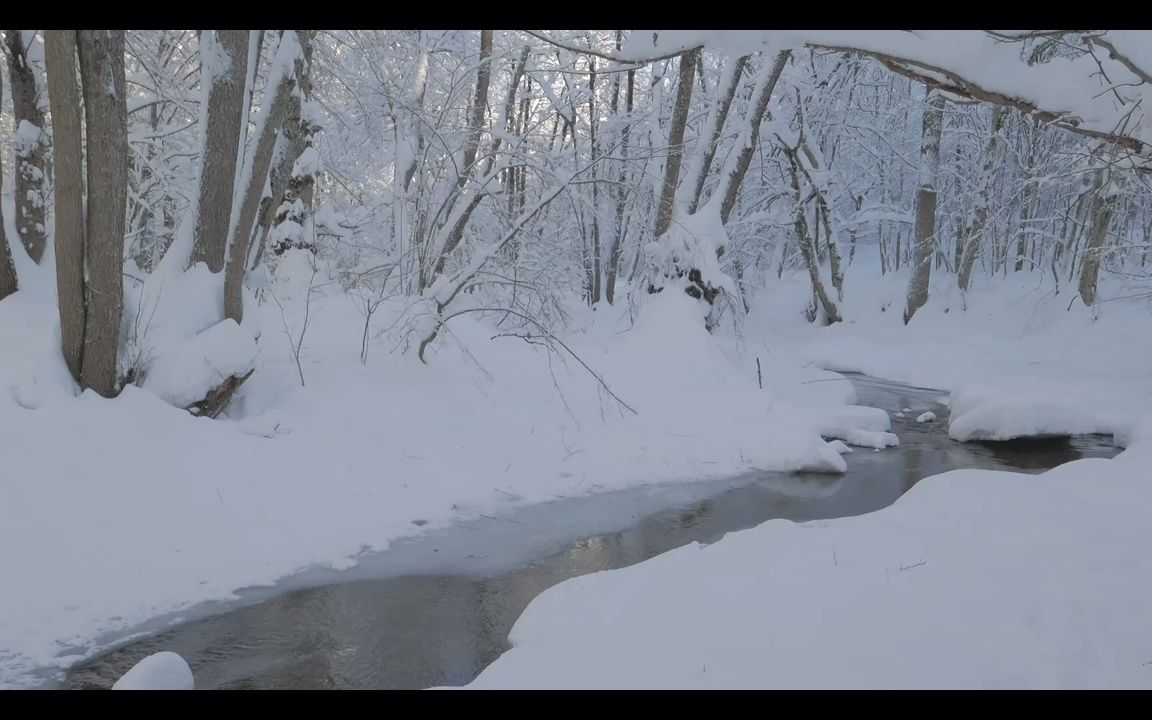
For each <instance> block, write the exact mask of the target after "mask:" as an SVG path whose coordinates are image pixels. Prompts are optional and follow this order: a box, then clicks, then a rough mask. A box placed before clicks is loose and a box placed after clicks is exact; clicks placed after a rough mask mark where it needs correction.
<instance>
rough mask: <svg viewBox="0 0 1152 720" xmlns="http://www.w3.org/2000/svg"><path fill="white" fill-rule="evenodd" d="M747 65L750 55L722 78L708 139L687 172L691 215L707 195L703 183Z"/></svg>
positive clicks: (717, 89) (688, 204) (713, 107)
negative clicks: (704, 195) (704, 194)
mask: <svg viewBox="0 0 1152 720" xmlns="http://www.w3.org/2000/svg"><path fill="white" fill-rule="evenodd" d="M747 62H748V56H747V55H743V56H741V57H739V58H737V59H736V61H735V62H734V63H732V65H731V66H729V67H728V68H726V70H725V72H724V74H723V75H721V76H720V80H719V82H718V84H717V87H716V102H715V103H713V104H712V110H711V112H709V113H708V121H707V123H706V124H705V128H704V133H703V137H706V138H707V139H708V141H707V143H706V144H705V145H704V147H703V148H701V150H700V151H699V152H697V153H696V154H695V156H694V157H693V160H692V165H691V169H690V170H689V171H688V183H687V184H686V185H685V190H686V191H687V194H686V195H685V200H686V203H685V205H686V208H687V212H688V213H694V212H696V208H697V207H699V206H700V198H701V196H702V195H703V193H704V183H705V182H707V180H708V170H709V169H710V168H711V166H712V160H713V159H714V158H715V157H716V148H717V147H718V146H719V144H720V136H721V135H722V134H723V132H724V121H725V120H726V119H727V118H728V111H729V110H730V109H731V108H732V100H733V98H735V97H736V90H737V88H739V87H740V76H741V74H743V72H744V66H745V65H746V64H747Z"/></svg>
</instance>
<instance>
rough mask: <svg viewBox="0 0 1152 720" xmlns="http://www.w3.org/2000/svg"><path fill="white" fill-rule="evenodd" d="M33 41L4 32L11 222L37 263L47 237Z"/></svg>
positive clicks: (43, 140)
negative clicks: (12, 131)
mask: <svg viewBox="0 0 1152 720" xmlns="http://www.w3.org/2000/svg"><path fill="white" fill-rule="evenodd" d="M34 37H35V31H28V30H7V31H5V47H6V49H7V51H8V53H7V54H8V76H9V77H10V78H11V80H12V114H13V118H14V120H15V125H16V137H15V143H14V146H15V150H16V153H15V155H16V157H15V163H14V164H13V171H14V172H13V174H14V175H15V178H14V187H13V190H14V192H13V194H12V197H13V205H14V206H15V210H16V213H15V218H13V219H14V220H15V224H16V233H17V234H18V235H19V236H20V241H21V242H22V243H24V248H25V249H26V250H27V251H28V256H29V257H30V258H32V260H33V262H37V263H38V262H40V258H41V257H42V256H43V255H44V244H45V237H46V228H45V227H44V223H45V220H44V209H45V207H44V205H45V203H44V201H45V184H46V180H47V174H46V173H45V170H46V169H47V168H46V167H45V164H46V158H45V146H46V145H47V136H46V132H45V129H44V128H45V124H44V112H43V111H42V110H41V109H40V103H39V100H40V93H39V92H37V82H36V74H35V71H34V69H33V67H32V66H31V64H29V62H28V44H29V43H31V41H32V40H33V39H34Z"/></svg>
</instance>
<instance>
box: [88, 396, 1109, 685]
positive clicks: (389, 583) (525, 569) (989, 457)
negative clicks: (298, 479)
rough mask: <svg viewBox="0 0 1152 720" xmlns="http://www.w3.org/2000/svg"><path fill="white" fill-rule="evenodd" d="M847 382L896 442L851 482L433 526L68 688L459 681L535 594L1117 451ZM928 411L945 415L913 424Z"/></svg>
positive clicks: (279, 589) (764, 482) (161, 631)
mask: <svg viewBox="0 0 1152 720" xmlns="http://www.w3.org/2000/svg"><path fill="white" fill-rule="evenodd" d="M850 377H851V380H852V382H853V384H854V385H855V386H856V391H857V396H858V402H859V403H860V404H862V405H871V406H874V407H879V408H883V409H885V410H888V411H889V413H890V414H891V415H892V416H893V417H892V432H894V433H896V434H897V435H898V436H899V438H900V445H899V446H898V447H896V448H889V449H887V450H883V451H873V450H869V449H862V448H855V451H854V452H853V453H852V454H850V455H848V457H847V461H848V472H847V473H845V474H843V475H826V474H808V473H755V474H750V475H746V476H742V477H737V478H730V479H727V480H723V481H706V482H700V483H686V484H682V485H674V486H663V487H649V488H640V489H634V490H626V491H620V492H613V493H604V494H601V495H596V496H591V497H584V498H574V499H569V500H559V501H556V502H552V503H546V504H543V505H535V506H529V507H525V508H521V509H520V510H517V511H514V512H512V513H510V514H508V515H505V516H503V517H483V518H480V519H479V520H476V521H473V522H468V523H463V524H460V525H456V526H453V527H450V528H444V529H440V530H434V531H430V532H428V533H426V534H424V535H422V536H419V537H416V538H413V539H410V540H405V541H402V542H399V543H397V544H396V545H394V546H393V547H391V548H389V549H388V550H387V551H385V552H382V553H378V554H377V555H375V556H370V557H366V558H364V559H363V560H362V561H361V562H360V564H359V565H358V566H357V567H356V568H354V569H352V570H344V571H334V570H328V571H312V572H308V573H304V574H302V575H300V576H297V577H294V578H289V579H287V580H285V581H283V582H282V583H280V584H279V585H278V586H276V587H274V588H263V589H253V590H248V591H243V592H241V593H240V596H241V600H240V601H238V602H235V603H232V604H230V605H223V604H216V605H211V606H206V607H204V608H201V609H200V612H199V613H198V616H196V617H198V619H193V620H191V621H186V622H184V623H183V624H177V625H175V626H171V627H167V628H165V625H166V624H167V625H172V623H173V619H171V618H167V619H163V618H162V619H158V620H157V621H155V622H154V623H153V624H152V625H151V626H150V627H145V628H140V629H138V631H139V632H141V633H150V634H147V636H146V637H144V638H143V639H140V640H137V641H134V642H131V643H128V644H126V645H123V646H122V647H120V648H118V649H115V650H113V651H111V652H108V653H105V654H103V655H101V656H98V657H95V658H92V659H90V660H88V661H86V662H84V663H82V664H80V665H78V666H77V667H75V668H73V669H72V671H71V672H70V674H69V676H68V678H67V680H66V682H65V686H66V687H71V688H107V687H110V686H111V685H112V683H113V682H115V681H116V679H117V678H119V677H120V676H121V675H122V674H123V673H124V672H126V671H127V670H128V669H129V668H130V667H132V665H134V664H135V663H136V662H137V661H139V660H140V659H141V658H143V657H144V656H146V655H149V654H151V653H154V652H159V651H161V650H171V651H173V652H176V653H179V654H180V655H182V656H183V657H184V658H185V659H186V660H187V661H188V663H189V664H190V665H191V667H192V671H193V674H194V675H195V678H196V687H197V688H203V689H213V688H228V689H239V688H244V689H262V688H300V689H304V688H333V689H335V688H360V689H368V688H425V687H432V686H442V685H464V684H466V683H468V682H470V681H471V680H472V679H473V678H474V677H476V675H477V674H479V672H480V671H481V670H482V669H483V668H484V667H485V666H486V665H488V664H489V663H491V662H492V661H493V660H495V659H496V658H497V657H498V656H499V655H500V654H501V653H502V652H504V650H506V649H507V648H508V644H507V637H508V632H509V630H510V629H511V628H512V625H513V623H514V622H515V621H516V619H517V618H518V617H519V615H520V613H521V612H523V610H524V608H525V607H526V606H527V605H528V603H529V602H530V601H531V600H532V599H533V598H534V597H536V596H537V595H539V594H540V593H541V592H543V591H544V590H546V589H547V588H549V587H551V586H552V585H555V584H556V583H559V582H561V581H563V580H566V579H568V578H571V577H576V576H578V575H583V574H586V573H590V572H596V571H599V570H611V569H614V568H620V567H626V566H628V565H633V564H635V563H638V562H642V561H643V560H646V559H648V558H650V557H653V556H654V555H658V554H660V553H663V552H666V551H668V550H671V549H673V548H676V547H679V546H681V545H685V544H687V543H691V542H694V541H698V542H702V543H708V542H714V541H716V540H717V539H719V538H721V537H722V536H723V535H724V534H725V533H728V532H732V531H735V530H742V529H745V528H749V527H753V526H755V525H758V524H760V523H762V522H764V521H766V520H771V519H774V518H785V519H789V520H795V521H804V520H814V519H826V518H836V517H844V516H849V515H860V514H863V513H867V512H872V511H874V510H879V509H880V508H883V507H886V506H888V505H890V504H892V503H893V502H894V501H895V500H896V499H897V498H899V497H900V496H901V495H902V494H903V493H904V492H906V491H907V490H908V489H909V488H911V487H912V486H913V485H914V484H916V482H917V481H918V480H920V479H921V478H924V477H926V476H929V475H934V474H937V473H942V472H946V471H948V470H954V469H957V468H987V469H1003V470H1014V471H1018V472H1030V473H1035V472H1041V471H1043V470H1047V469H1049V468H1052V467H1055V466H1056V465H1059V464H1061V463H1065V462H1068V461H1071V460H1077V459H1080V458H1084V457H1111V456H1113V455H1115V454H1116V452H1117V450H1116V449H1115V448H1113V447H1112V445H1111V442H1110V438H1107V437H1101V436H1087V437H1076V438H1056V439H1044V440H1021V441H1012V442H1003V443H957V442H953V441H952V440H950V439H949V438H948V435H947V418H948V409H947V407H946V406H945V405H943V404H942V402H941V400H942V399H943V397H944V393H941V392H938V391H934V390H928V389H923V388H912V387H907V386H903V385H899V384H896V383H890V382H886V381H882V380H877V379H874V378H869V377H865V376H850ZM905 408H908V411H907V412H903V415H904V417H898V416H896V413H900V412H902V411H903V410H904V409H905ZM927 410H931V411H933V412H934V413H936V415H937V417H938V420H937V421H936V422H932V423H917V422H916V421H915V418H916V417H917V416H918V415H919V414H920V413H922V412H924V411H927ZM185 617H187V613H186V614H185Z"/></svg>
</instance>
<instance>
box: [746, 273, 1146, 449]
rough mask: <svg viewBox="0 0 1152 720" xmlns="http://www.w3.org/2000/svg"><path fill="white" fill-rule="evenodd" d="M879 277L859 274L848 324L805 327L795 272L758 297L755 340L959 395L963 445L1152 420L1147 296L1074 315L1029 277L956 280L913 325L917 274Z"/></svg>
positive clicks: (1076, 309) (934, 295) (1106, 430)
mask: <svg viewBox="0 0 1152 720" xmlns="http://www.w3.org/2000/svg"><path fill="white" fill-rule="evenodd" d="M857 262H862V260H861V259H858V260H857ZM873 272H874V268H873V267H864V268H862V269H861V272H860V273H853V272H849V274H848V276H847V278H846V282H845V291H844V294H845V298H846V302H844V303H843V309H844V313H845V315H846V321H845V322H843V323H839V324H837V325H833V326H831V327H828V328H817V327H813V326H812V325H811V324H809V323H807V322H806V321H805V320H804V318H803V317H802V315H801V313H802V310H803V307H804V305H805V304H806V303H807V302H808V299H809V298H810V290H809V289H808V286H807V285H806V283H805V282H804V281H798V280H797V279H796V278H788V277H785V278H784V279H783V280H782V281H781V282H780V283H777V284H774V285H773V287H772V288H770V289H769V290H767V291H765V292H763V293H761V294H760V295H759V296H758V297H757V298H756V299H755V303H754V305H755V306H754V308H753V312H752V315H751V317H750V318H749V321H748V323H747V326H748V327H749V328H750V330H749V333H748V334H749V336H750V337H749V344H750V345H751V344H755V343H757V342H760V343H764V344H766V345H768V346H770V347H772V348H773V350H774V351H775V352H776V353H777V354H787V355H790V356H792V357H793V358H794V359H795V361H797V362H810V363H812V364H814V365H816V366H818V367H823V368H826V369H830V370H837V371H842V372H849V371H853V372H863V373H867V374H869V375H874V376H877V377H884V378H888V379H891V380H898V381H902V382H906V383H909V384H912V385H919V386H924V387H934V388H940V389H943V390H948V391H950V392H951V393H952V397H951V401H950V405H951V414H950V417H949V426H948V427H949V434H950V436H951V437H952V438H953V439H955V440H961V441H968V440H1009V439H1013V438H1019V437H1030V436H1051V435H1075V434H1087V433H1100V434H1112V435H1118V436H1127V435H1128V434H1129V433H1130V432H1131V430H1132V429H1133V427H1134V426H1135V424H1137V423H1139V422H1140V421H1141V418H1144V417H1149V416H1152V375H1150V374H1149V373H1148V370H1147V361H1146V359H1147V358H1148V357H1149V356H1152V316H1150V315H1149V313H1148V307H1147V302H1146V301H1145V300H1142V299H1140V300H1136V301H1132V302H1125V301H1118V302H1110V303H1109V304H1107V305H1106V306H1104V307H1103V308H1101V309H1098V310H1096V311H1092V310H1089V309H1087V308H1085V307H1084V306H1083V305H1082V304H1079V303H1078V302H1077V303H1073V305H1072V307H1071V308H1069V297H1068V296H1067V293H1066V292H1065V293H1062V294H1055V293H1054V292H1053V290H1052V288H1051V287H1050V279H1049V278H1046V277H1045V276H1044V275H1043V274H1042V273H1025V272H1021V273H1016V274H1015V275H1014V276H1011V277H1009V278H996V279H994V280H988V279H986V278H980V279H979V282H980V283H981V284H982V285H983V286H981V287H977V288H975V289H974V291H973V292H972V293H971V294H969V295H968V297H967V298H962V297H961V295H960V292H959V290H958V289H957V288H956V286H955V279H954V278H953V277H952V276H949V275H944V276H942V277H939V278H937V282H936V283H935V284H934V286H933V287H932V291H931V295H930V297H929V302H928V304H927V305H925V306H924V307H923V308H922V309H921V310H920V311H919V312H917V314H916V316H915V317H914V318H913V320H912V322H911V323H910V324H909V325H908V326H905V325H904V323H903V321H902V318H901V313H900V308H901V307H902V305H903V302H904V292H905V289H906V287H907V284H906V283H907V275H906V273H905V272H900V273H895V274H889V275H888V276H886V277H879V276H875V275H872V274H871V273H873ZM1103 287H1104V290H1102V293H1101V294H1102V297H1109V296H1120V295H1123V294H1124V292H1125V291H1124V290H1123V289H1122V288H1119V287H1115V284H1114V283H1112V284H1105V285H1104V286H1103ZM965 307H966V309H965Z"/></svg>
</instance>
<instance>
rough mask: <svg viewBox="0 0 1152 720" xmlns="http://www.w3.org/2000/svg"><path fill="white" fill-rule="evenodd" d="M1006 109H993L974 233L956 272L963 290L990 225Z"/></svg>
mask: <svg viewBox="0 0 1152 720" xmlns="http://www.w3.org/2000/svg"><path fill="white" fill-rule="evenodd" d="M1004 115H1005V110H1004V108H1002V107H999V106H997V107H996V108H995V109H994V110H993V111H992V130H991V132H990V133H989V134H988V143H987V144H986V145H985V147H984V166H983V168H982V169H981V171H980V199H979V201H978V202H979V204H978V205H977V206H976V212H975V219H974V220H973V222H972V231H971V232H972V234H971V235H969V236H968V242H966V243H964V252H963V254H962V255H961V257H960V267H959V269H958V271H957V273H956V283H957V285H959V286H960V289H961V290H964V291H967V290H968V283H969V282H970V281H971V279H972V267H973V265H974V264H975V262H976V256H977V255H978V254H979V252H980V243H981V242H982V241H983V238H984V228H985V227H987V225H988V202H989V198H990V195H991V194H992V174H993V172H994V171H995V165H996V161H997V157H996V150H997V147H998V143H999V138H1000V128H1001V127H1002V126H1003V124H1004Z"/></svg>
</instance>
